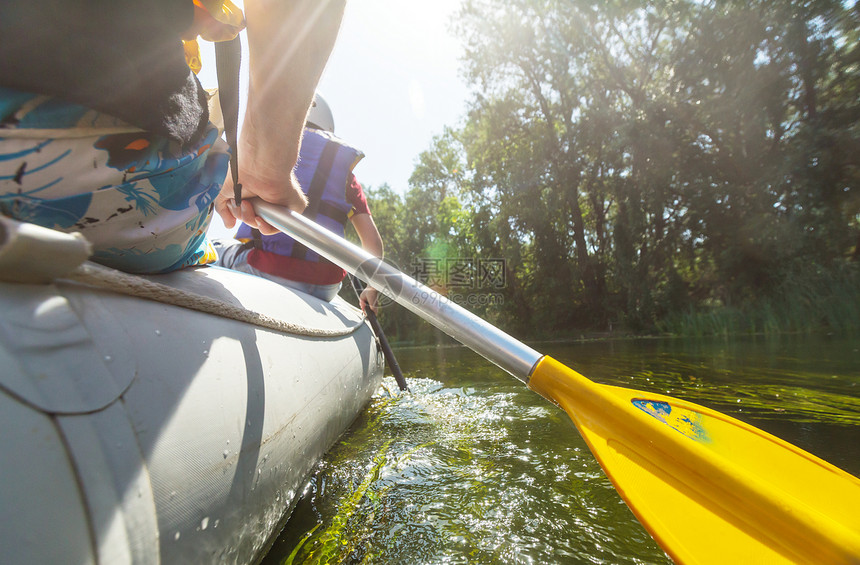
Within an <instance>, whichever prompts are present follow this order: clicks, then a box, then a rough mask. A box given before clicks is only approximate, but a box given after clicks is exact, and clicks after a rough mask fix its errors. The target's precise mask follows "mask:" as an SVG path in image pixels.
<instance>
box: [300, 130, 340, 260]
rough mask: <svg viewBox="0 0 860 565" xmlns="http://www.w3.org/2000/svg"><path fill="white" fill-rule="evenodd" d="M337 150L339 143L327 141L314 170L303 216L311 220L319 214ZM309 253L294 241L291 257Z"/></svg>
mask: <svg viewBox="0 0 860 565" xmlns="http://www.w3.org/2000/svg"><path fill="white" fill-rule="evenodd" d="M337 150H338V145H337V143H334V142H332V141H327V142H326V144H325V147H323V150H322V154H321V155H320V161H319V163H317V170H316V171H314V177H313V179H311V185H310V187H309V188H308V207H307V208H305V211H304V213H302V216H304V217H306V218H308V219H310V220H316V217H317V214H318V213H319V212H320V205H321V203H322V197H323V193H324V192H325V185H326V183H328V178H329V176H331V171H332V169H333V168H334V158H335V157H336V156H337ZM344 190H346V189H344ZM307 254H308V248H307V247H305V246H304V245H302V244H301V243H299V242H298V241H296V242H294V243H293V251H292V253H290V257H293V258H295V259H304V258H305V257H306V256H307Z"/></svg>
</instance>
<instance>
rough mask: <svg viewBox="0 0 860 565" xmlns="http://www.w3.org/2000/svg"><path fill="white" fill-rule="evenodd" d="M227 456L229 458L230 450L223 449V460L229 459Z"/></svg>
mask: <svg viewBox="0 0 860 565" xmlns="http://www.w3.org/2000/svg"><path fill="white" fill-rule="evenodd" d="M229 456H230V450H229V449H225V450H224V459H227V457H229Z"/></svg>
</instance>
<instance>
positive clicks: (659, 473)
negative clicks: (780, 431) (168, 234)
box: [254, 201, 860, 565]
mask: <svg viewBox="0 0 860 565" xmlns="http://www.w3.org/2000/svg"><path fill="white" fill-rule="evenodd" d="M254 206H255V208H256V211H257V214H258V215H260V216H261V217H262V218H263V219H265V220H266V221H267V222H269V223H270V224H272V225H273V226H275V227H276V228H278V229H280V230H282V231H284V232H285V233H287V234H288V235H290V236H292V237H293V238H295V239H296V240H298V241H301V242H302V243H304V244H305V245H306V246H308V247H309V248H310V249H313V250H314V251H316V252H317V253H319V254H320V255H324V256H326V257H327V258H328V259H329V260H331V261H332V262H334V263H336V264H338V265H340V266H341V267H343V268H345V269H347V270H349V271H350V272H353V273H355V274H356V275H357V276H358V277H360V278H362V279H363V280H365V281H367V282H368V283H369V284H371V285H373V286H374V287H375V288H377V289H378V290H379V291H381V292H383V293H384V294H385V295H386V296H388V297H390V298H392V299H394V300H396V301H397V302H398V303H399V304H401V305H403V306H405V307H406V308H408V309H409V310H412V311H413V312H415V313H417V314H418V315H420V316H421V317H422V318H424V319H425V320H427V321H428V322H430V323H432V324H433V325H435V326H436V327H438V328H439V329H441V330H442V331H444V332H446V333H448V334H449V335H451V336H452V337H454V338H455V339H457V340H458V341H460V342H461V343H463V344H464V345H466V346H468V347H470V348H471V349H473V350H474V351H476V352H477V353H479V354H481V355H483V356H484V357H486V358H487V359H489V360H490V361H492V362H493V363H495V364H496V365H498V366H499V367H501V368H502V369H505V370H506V371H508V372H509V373H511V374H512V375H513V376H515V377H517V378H518V379H520V380H522V381H523V382H524V383H526V384H527V385H528V386H529V388H531V389H532V390H534V391H536V392H538V393H540V394H541V395H543V396H544V397H546V398H548V399H549V400H550V401H552V402H555V403H557V404H559V405H560V406H561V407H562V408H564V409H565V410H566V411H567V413H568V414H569V416H570V417H571V419H572V420H573V422H574V424H576V427H577V428H578V429H579V431H580V433H581V434H582V436H583V437H584V438H585V441H586V442H587V443H588V446H589V447H590V448H591V451H592V452H593V453H594V455H595V456H596V457H597V459H598V461H600V464H601V466H602V467H603V470H604V471H605V472H606V474H607V476H608V477H609V479H610V480H611V481H612V483H613V484H614V485H615V488H616V489H617V490H618V492H619V493H620V494H621V496H622V497H623V498H624V500H625V502H627V505H628V506H629V507H630V509H631V510H632V511H633V513H634V514H635V515H636V517H637V518H638V519H639V521H640V522H642V524H643V525H644V526H645V527H646V528H647V529H648V531H649V532H650V533H651V535H652V536H653V537H654V539H655V540H657V542H658V543H659V544H660V545H661V547H662V548H663V549H664V550H665V551H666V552H667V553H668V554H669V555H670V556H671V557H672V558H673V559H675V560H676V561H678V562H683V563H718V564H721V565H722V564H726V563H782V562H784V563H828V564H835V563H854V564H857V563H860V480H858V479H857V478H855V477H853V476H851V475H849V474H848V473H846V472H844V471H842V470H840V469H838V468H836V467H834V466H833V465H831V464H829V463H827V462H826V461H823V460H821V459H819V458H817V457H815V456H814V455H811V454H809V453H807V452H805V451H803V450H802V449H800V448H798V447H795V446H793V445H791V444H789V443H787V442H785V441H783V440H780V439H779V438H776V437H774V436H772V435H770V434H768V433H766V432H764V431H762V430H759V429H757V428H755V427H753V426H750V425H748V424H745V423H743V422H741V421H739V420H736V419H734V418H731V417H729V416H726V415H725V414H721V413H720V412H717V411H715V410H711V409H708V408H705V407H702V406H698V405H696V404H693V403H690V402H685V401H683V400H678V399H675V398H671V397H668V396H663V395H659V394H653V393H649V392H642V391H636V390H631V389H626V388H621V387H613V386H607V385H601V384H597V383H594V382H592V381H590V380H588V379H587V378H585V377H584V376H582V375H580V374H578V373H577V372H575V371H573V370H572V369H570V368H568V367H566V366H564V365H563V364H561V363H559V362H558V361H556V360H554V359H552V358H550V357H546V356H543V355H541V354H540V353H538V352H537V351H535V350H533V349H532V348H530V347H529V346H527V345H525V344H523V343H521V342H519V341H517V340H516V339H514V338H512V337H511V336H509V335H507V334H506V333H504V332H502V331H501V330H499V329H498V328H496V327H494V326H492V325H491V324H489V323H487V322H485V321H484V320H482V319H480V318H478V317H477V316H475V315H473V314H471V313H470V312H468V311H466V310H464V309H463V308H460V307H459V306H457V305H456V304H453V303H452V302H450V301H448V300H447V299H446V298H445V297H444V296H441V295H439V294H438V293H437V292H435V291H433V290H431V289H429V288H427V287H425V286H424V285H422V284H420V283H418V282H416V281H415V280H413V279H411V278H410V277H408V276H406V275H404V274H403V273H401V272H399V271H397V270H396V269H394V268H393V267H391V266H389V265H388V264H386V263H384V262H383V261H381V260H379V259H377V258H376V257H373V256H372V255H370V254H369V253H367V252H365V251H364V250H362V249H361V248H359V247H357V246H355V245H353V244H351V243H349V242H347V241H345V240H343V239H341V238H338V237H336V236H334V235H333V234H332V233H331V232H329V231H327V230H325V229H324V228H321V227H320V226H318V225H316V224H314V223H313V222H311V221H309V220H307V219H306V218H304V217H302V216H300V215H298V214H295V213H293V212H290V211H289V210H286V209H284V208H280V207H278V206H274V205H271V204H268V203H264V202H259V201H255V202H254ZM571 535H575V532H571Z"/></svg>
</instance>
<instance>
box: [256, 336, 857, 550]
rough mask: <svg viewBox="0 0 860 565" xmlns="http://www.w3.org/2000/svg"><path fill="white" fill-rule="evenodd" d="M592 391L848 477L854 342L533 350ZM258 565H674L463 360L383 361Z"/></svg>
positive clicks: (490, 378)
mask: <svg viewBox="0 0 860 565" xmlns="http://www.w3.org/2000/svg"><path fill="white" fill-rule="evenodd" d="M531 345H533V347H535V349H537V350H538V351H541V352H542V353H546V354H549V355H552V356H553V357H555V358H556V359H558V360H559V361H561V362H563V363H565V364H566V365H568V366H570V367H572V368H573V369H575V370H577V371H578V372H580V373H582V374H583V375H585V376H587V377H589V378H590V379H592V380H594V381H596V382H599V383H605V384H613V385H621V386H625V387H628V388H634V389H640V390H648V391H653V392H660V393H662V394H668V395H670V396H674V397H678V398H684V399H686V400H691V401H693V402H696V403H699V404H703V405H705V406H709V407H711V408H714V409H716V410H719V411H721V412H724V413H726V414H729V415H731V416H734V417H736V418H738V419H740V420H743V421H745V422H748V423H750V424H753V425H755V426H757V427H759V428H762V429H764V430H766V431H768V432H770V433H772V434H775V435H777V436H779V437H781V438H783V439H785V440H787V441H789V442H791V443H794V444H795V445H798V446H799V447H802V448H803V449H806V450H807V451H810V452H812V453H813V454H815V455H818V456H819V457H822V458H824V459H826V460H827V461H830V462H831V463H833V464H834V465H836V466H838V467H841V468H842V469H844V470H846V471H848V472H850V473H852V474H854V475H858V476H860V338H856V337H851V338H845V337H838V338H837V337H827V336H821V337H810V336H787V337H786V336H783V337H780V338H779V339H765V338H762V337H748V338H744V339H733V340H689V339H683V340H682V339H642V340H612V341H599V342H577V343H566V344H560V343H537V344H531ZM396 353H397V358H398V361H399V363H400V366H401V367H402V368H403V371H404V374H405V375H406V378H407V380H408V382H409V386H410V389H411V390H410V392H408V393H402V394H401V393H399V391H397V386H396V384H395V383H394V380H393V379H392V378H391V377H386V379H385V383H384V385H383V387H382V388H381V389H380V390H379V391H378V393H377V394H376V396H375V397H374V399H373V401H372V402H371V404H370V405H369V406H368V408H367V410H366V411H365V412H364V413H363V414H362V415H361V416H360V417H359V419H358V420H357V421H356V422H355V424H354V425H353V427H352V428H351V430H350V431H349V432H347V434H345V435H344V436H343V437H342V438H341V441H340V442H339V443H338V444H337V445H336V446H335V447H334V448H333V449H332V451H331V452H330V453H329V454H328V455H327V456H326V458H325V460H324V461H323V462H322V463H321V465H320V466H319V468H318V469H317V471H316V473H315V475H314V476H313V477H312V479H311V481H310V482H309V483H308V486H307V489H306V491H305V493H304V496H303V497H302V499H301V500H300V502H299V503H298V505H297V507H296V510H295V511H294V513H293V515H292V517H291V518H290V521H289V522H288V523H287V526H286V528H285V529H284V531H283V532H282V534H281V535H280V536H279V538H278V540H277V542H276V544H275V546H274V547H273V548H272V550H271V552H270V553H269V554H268V556H267V557H266V559H265V561H264V563H266V564H274V563H382V564H388V563H398V564H399V563H410V564H412V563H416V564H417V563H494V564H495V563H498V564H505V565H507V564H512V563H541V564H543V563H571V564H579V563H611V564H616V563H617V564H622V563H658V564H659V563H671V560H670V559H669V558H668V557H667V556H666V555H665V554H664V553H663V552H662V551H661V550H660V548H659V547H658V546H657V545H656V543H655V542H654V541H653V540H652V539H651V537H650V536H649V535H648V533H647V532H646V531H645V530H644V528H643V527H642V526H641V525H640V524H639V523H638V522H637V521H636V519H635V518H634V516H633V514H632V513H631V512H630V510H629V509H628V508H627V507H626V506H625V504H624V502H623V501H622V500H621V498H620V497H619V496H618V494H617V493H616V491H615V490H614V488H613V487H612V485H611V483H610V482H609V480H608V479H607V478H606V476H605V475H604V474H603V471H602V470H601V468H600V466H599V465H598V463H597V462H596V460H595V459H594V457H593V456H592V455H591V452H590V451H589V449H588V447H587V446H586V444H585V442H584V441H583V440H582V438H581V437H580V435H579V433H578V432H577V430H576V428H575V427H574V426H573V424H572V422H571V421H570V419H569V418H568V416H567V414H565V413H564V412H563V411H562V410H560V409H558V408H556V407H554V406H552V405H550V404H549V403H548V402H547V401H545V400H544V399H543V398H541V397H540V396H538V395H536V394H535V393H533V392H531V391H530V390H528V389H527V388H525V387H524V386H523V385H522V384H521V383H520V382H519V381H517V380H515V379H513V378H512V377H510V376H508V375H507V374H506V373H504V372H502V371H501V370H499V369H497V368H496V367H494V366H492V365H490V364H489V363H488V362H486V361H484V360H483V359H482V358H480V357H478V356H477V355H476V354H474V353H472V352H471V351H469V350H467V349H465V348H462V347H428V348H407V349H399V350H396Z"/></svg>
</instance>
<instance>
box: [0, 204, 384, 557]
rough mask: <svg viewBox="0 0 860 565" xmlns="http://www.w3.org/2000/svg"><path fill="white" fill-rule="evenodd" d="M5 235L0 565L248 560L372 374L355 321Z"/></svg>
mask: <svg viewBox="0 0 860 565" xmlns="http://www.w3.org/2000/svg"><path fill="white" fill-rule="evenodd" d="M0 227H2V229H0V278H2V279H3V280H4V282H0V454H1V455H0V509H2V510H0V555H2V556H3V558H2V561H3V562H5V563H74V564H83V563H105V564H111V565H114V564H121V563H146V564H152V563H249V562H253V561H254V560H256V559H258V558H259V557H260V556H261V554H262V552H264V551H265V550H266V549H267V547H268V544H269V542H270V541H271V540H272V539H273V538H272V536H274V535H276V534H277V532H278V531H279V528H280V527H281V526H282V525H283V523H284V521H285V519H286V517H287V516H288V515H289V512H290V511H291V509H292V505H293V504H294V502H295V501H296V499H297V497H298V495H299V493H300V491H301V489H302V487H303V485H304V484H305V482H306V481H307V479H308V476H309V474H310V472H311V470H312V468H313V467H314V465H315V464H316V463H317V462H318V461H319V459H320V458H321V456H322V455H323V454H324V453H325V452H326V451H327V450H328V449H329V448H330V447H331V446H332V445H333V443H334V442H335V441H336V440H337V438H338V436H340V435H341V433H342V432H343V431H345V430H346V428H347V427H348V426H349V425H350V424H351V423H352V421H353V420H354V418H355V417H356V416H357V415H358V414H359V412H360V411H361V410H362V409H363V407H364V406H365V405H366V404H367V402H368V401H369V399H370V397H371V395H372V394H373V392H374V391H375V389H376V388H377V387H378V385H379V383H380V381H381V377H382V369H383V358H382V354H381V353H380V351H379V348H378V346H377V342H376V340H375V338H374V336H373V334H372V332H371V330H370V328H369V326H368V324H366V323H365V321H364V319H363V318H362V315H361V312H360V311H358V310H357V309H355V308H353V307H352V306H350V305H349V304H347V303H346V302H344V301H341V300H340V299H336V300H335V301H334V302H332V303H326V302H322V301H319V300H317V299H315V298H312V297H309V296H307V295H304V294H302V293H299V292H292V291H290V290H287V289H284V288H283V287H281V286H279V285H276V284H274V283H271V282H269V281H266V280H263V279H260V278H257V277H253V276H250V275H246V274H243V273H238V272H233V271H228V270H225V269H220V268H217V267H204V268H199V269H189V270H184V271H181V272H176V273H171V274H169V275H159V276H151V277H131V276H127V275H121V276H120V278H119V279H118V281H117V280H112V275H113V274H116V273H115V272H113V273H112V272H110V271H108V270H105V269H100V268H99V267H98V266H95V265H93V264H90V263H86V262H84V263H81V261H80V259H81V258H82V257H83V258H85V257H86V255H87V253H88V252H86V251H73V250H74V249H75V248H76V246H78V247H79V244H80V241H78V242H73V241H71V240H70V239H69V238H71V236H66V235H65V234H56V233H55V232H50V230H44V231H42V229H41V228H38V229H35V228H33V227H32V226H28V225H26V224H24V225H23V229H22V226H21V225H18V224H14V223H10V222H9V221H7V220H3V223H2V226H0ZM22 231H23V232H33V233H27V234H23V235H22V233H20V232H22ZM48 232H50V233H48ZM54 238H56V240H55V239H54ZM71 239H75V238H71ZM34 241H35V243H34ZM84 244H85V243H84ZM22 245H23V246H22ZM22 249H23V250H25V251H26V253H23V254H22V253H21V250H22ZM70 250H72V251H70ZM34 254H35V256H37V257H40V258H41V260H40V261H37V262H33V261H32V260H31V258H32V257H33V256H34ZM24 255H26V257H25V258H24V259H22V258H21V257H22V256H24ZM75 257H77V258H75ZM77 263H81V264H80V265H77ZM48 264H50V265H52V266H51V267H50V268H49V269H48V271H51V270H53V271H59V272H44V270H45V267H44V266H45V265H48ZM57 265H60V266H59V267H57ZM76 265H77V266H76ZM82 273H83V275H84V276H81V275H82ZM123 277H124V278H123ZM101 279H105V282H104V284H102V282H100V280H101ZM10 281H15V282H10ZM112 285H113V288H114V290H111V286H112ZM137 287H140V288H137ZM116 290H120V291H122V293H118V292H116ZM140 296H146V298H141V297H140ZM162 299H163V300H162ZM227 316H230V317H227Z"/></svg>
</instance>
